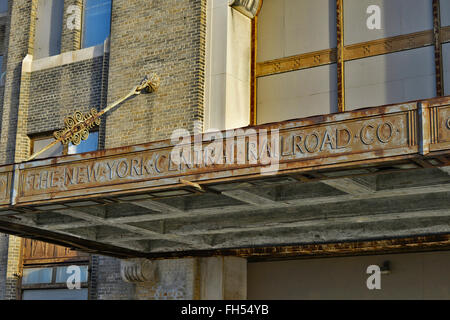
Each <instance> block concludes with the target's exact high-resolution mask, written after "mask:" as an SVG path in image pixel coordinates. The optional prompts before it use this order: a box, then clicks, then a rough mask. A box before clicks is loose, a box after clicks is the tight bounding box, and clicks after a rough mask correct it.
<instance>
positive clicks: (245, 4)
mask: <svg viewBox="0 0 450 320" xmlns="http://www.w3.org/2000/svg"><path fill="white" fill-rule="evenodd" d="M262 2H263V0H228V5H229V6H231V7H232V8H234V9H236V10H237V11H239V12H240V13H242V14H244V15H246V16H247V17H249V18H250V19H254V18H255V17H256V16H257V15H258V13H259V10H261V6H262Z"/></svg>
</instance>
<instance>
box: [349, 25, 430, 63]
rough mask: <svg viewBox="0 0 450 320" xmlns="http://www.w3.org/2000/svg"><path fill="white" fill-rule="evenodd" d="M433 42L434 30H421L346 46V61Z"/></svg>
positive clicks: (413, 47) (415, 47) (419, 46)
mask: <svg viewBox="0 0 450 320" xmlns="http://www.w3.org/2000/svg"><path fill="white" fill-rule="evenodd" d="M433 44H434V40H433V30H427V31H420V32H415V33H410V34H404V35H400V36H395V37H390V38H385V39H377V40H371V41H368V42H363V43H357V44H352V45H348V46H345V48H344V57H345V61H350V60H356V59H362V58H368V57H373V56H377V55H381V54H388V53H393V52H398V51H403V50H409V49H417V48H421V47H426V46H431V45H433Z"/></svg>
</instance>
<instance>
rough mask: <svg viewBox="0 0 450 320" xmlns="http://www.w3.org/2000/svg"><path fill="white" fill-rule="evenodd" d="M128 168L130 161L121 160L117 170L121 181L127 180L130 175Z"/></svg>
mask: <svg viewBox="0 0 450 320" xmlns="http://www.w3.org/2000/svg"><path fill="white" fill-rule="evenodd" d="M128 168H129V166H128V161H127V160H123V159H122V160H120V161H119V164H118V165H117V169H116V174H117V176H118V177H119V178H121V179H123V178H125V177H126V176H127V175H128Z"/></svg>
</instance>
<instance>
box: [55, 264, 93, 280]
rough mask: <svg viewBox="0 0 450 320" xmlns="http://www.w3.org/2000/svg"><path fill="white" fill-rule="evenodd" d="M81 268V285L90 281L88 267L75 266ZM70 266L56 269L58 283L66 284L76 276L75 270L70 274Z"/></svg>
mask: <svg viewBox="0 0 450 320" xmlns="http://www.w3.org/2000/svg"><path fill="white" fill-rule="evenodd" d="M75 267H79V268H80V283H83V282H87V281H88V266H75ZM68 269H69V266H67V267H59V268H56V283H66V282H67V279H68V278H69V277H70V276H72V275H74V274H75V273H76V272H78V271H75V270H70V272H68Z"/></svg>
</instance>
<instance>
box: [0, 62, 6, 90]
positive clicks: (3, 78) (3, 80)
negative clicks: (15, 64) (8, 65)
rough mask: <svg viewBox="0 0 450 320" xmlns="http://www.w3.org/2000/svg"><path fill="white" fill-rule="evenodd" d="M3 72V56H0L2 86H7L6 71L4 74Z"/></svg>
mask: <svg viewBox="0 0 450 320" xmlns="http://www.w3.org/2000/svg"><path fill="white" fill-rule="evenodd" d="M2 70H3V56H0V86H4V85H5V75H6V71H4V72H2Z"/></svg>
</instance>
